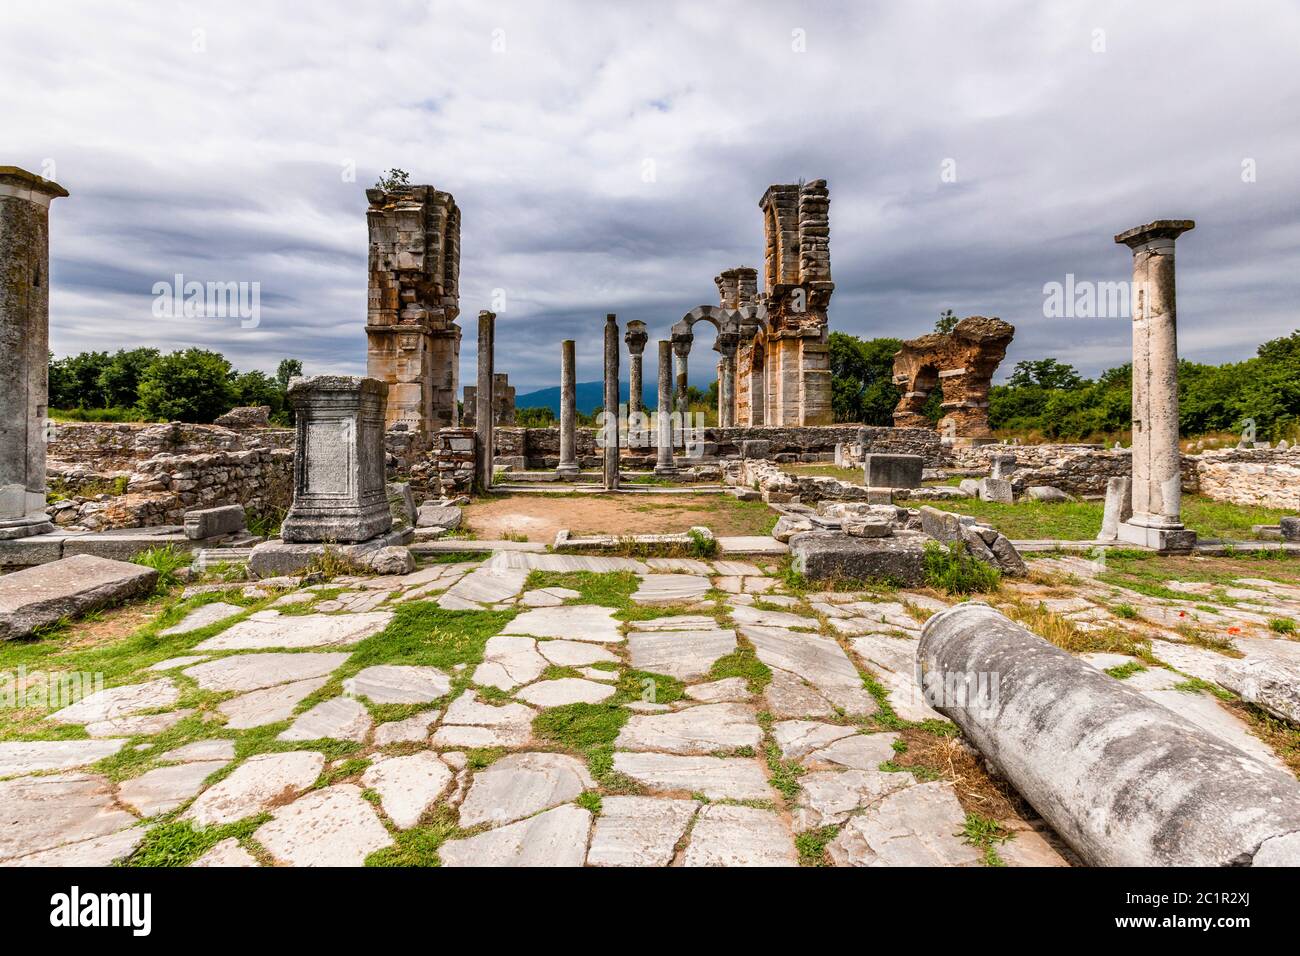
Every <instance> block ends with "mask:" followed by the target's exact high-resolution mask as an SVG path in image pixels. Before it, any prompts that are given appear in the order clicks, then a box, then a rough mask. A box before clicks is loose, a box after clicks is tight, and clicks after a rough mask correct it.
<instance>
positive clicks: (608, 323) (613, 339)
mask: <svg viewBox="0 0 1300 956" xmlns="http://www.w3.org/2000/svg"><path fill="white" fill-rule="evenodd" d="M618 348H619V346H618V319H616V318H615V317H614V314H613V313H612V312H611V313H610V314H609V315H607V316H605V490H606V491H617V490H618Z"/></svg>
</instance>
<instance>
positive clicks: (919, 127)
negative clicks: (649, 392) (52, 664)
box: [0, 0, 1300, 392]
mask: <svg viewBox="0 0 1300 956" xmlns="http://www.w3.org/2000/svg"><path fill="white" fill-rule="evenodd" d="M0 31H2V32H0V116H3V118H4V119H3V127H2V128H0V146H2V148H0V164H14V165H19V166H23V167H25V168H27V169H30V170H33V171H35V172H42V171H43V170H49V169H51V167H50V166H49V165H48V164H50V163H52V164H53V167H52V170H51V172H52V175H53V178H56V179H57V180H58V181H59V182H60V183H61V184H62V185H63V186H65V187H66V188H67V189H68V190H69V191H70V192H71V193H72V195H71V197H70V198H68V199H62V200H59V201H57V202H56V204H55V206H54V208H53V212H52V250H51V251H52V257H53V266H52V273H51V275H52V297H51V343H52V347H53V349H54V351H55V352H56V354H58V355H63V354H67V353H70V352H77V351H80V350H83V349H91V348H96V349H117V348H126V347H133V346H138V345H153V346H157V347H159V348H163V349H173V348H180V347H185V346H188V345H201V346H204V347H207V348H213V349H217V350H220V351H222V352H224V353H225V354H226V355H227V356H228V357H229V358H230V359H231V360H232V361H233V362H234V363H235V364H236V365H237V366H238V367H240V368H241V369H249V368H260V369H263V370H267V371H271V370H273V369H274V367H275V365H276V363H277V362H278V360H279V359H280V358H281V357H283V356H295V357H298V358H301V359H302V360H303V361H304V363H305V365H306V367H307V371H308V372H348V373H361V372H364V370H365V333H364V324H365V308H366V227H365V208H366V201H365V196H364V192H363V191H364V189H365V187H367V186H369V185H370V184H372V183H373V182H374V180H375V179H376V177H377V176H378V174H379V173H380V172H381V171H382V170H383V169H386V168H387V167H390V166H397V167H401V168H403V169H406V170H408V171H409V172H410V174H411V178H412V181H414V182H419V183H432V184H434V185H436V186H437V187H438V188H440V189H444V190H447V191H449V192H451V193H453V194H454V195H455V197H456V200H457V202H458V203H459V205H460V207H461V210H462V217H463V226H462V260H461V276H462V279H461V309H462V326H463V328H464V330H465V335H464V342H463V348H462V379H463V380H470V381H472V377H473V373H472V368H473V360H474V329H473V321H474V319H473V317H474V316H475V315H476V314H477V312H478V310H479V309H482V308H487V307H489V306H490V304H491V297H492V294H493V290H495V289H502V290H504V291H505V296H506V307H505V309H504V310H502V311H501V312H500V317H499V320H498V321H499V323H500V325H499V327H498V331H497V350H498V355H497V368H498V370H503V371H507V372H509V373H510V377H511V381H512V382H513V383H514V384H515V385H516V386H517V387H518V388H519V389H520V391H521V392H522V391H526V390H528V389H530V388H533V387H540V386H544V385H552V384H556V383H557V382H558V378H559V342H560V340H561V339H562V338H567V337H573V338H576V339H577V340H578V343H579V344H578V365H579V368H578V375H579V379H580V380H591V379H595V378H598V377H599V363H600V329H601V325H602V321H603V316H604V314H605V313H606V312H616V313H618V315H619V318H620V320H621V321H626V320H630V319H642V320H644V321H645V322H647V323H648V324H649V325H650V326H651V330H652V338H657V337H660V336H662V335H664V334H665V333H666V331H667V329H668V327H669V326H670V325H671V324H672V323H673V322H674V321H675V320H677V319H679V318H680V317H681V316H682V315H683V314H684V313H685V312H687V311H688V310H689V309H691V308H692V307H693V306H696V305H699V304H701V303H716V293H715V290H714V286H713V281H712V280H713V276H714V275H716V274H717V273H718V272H719V271H720V270H722V269H724V268H728V267H731V266H736V265H751V266H755V267H758V266H761V264H762V263H761V257H762V242H763V236H762V222H761V219H760V216H759V212H758V208H757V203H758V199H759V197H760V196H761V195H762V193H763V191H764V189H765V188H766V187H767V185H768V184H770V183H779V182H794V181H796V180H798V179H800V178H804V179H813V178H819V177H822V178H826V179H827V180H829V183H830V191H831V263H832V272H833V276H834V279H835V282H836V285H837V288H836V292H835V295H834V298H833V300H832V303H831V310H830V315H831V327H832V328H833V329H837V330H841V331H845V332H852V333H854V334H858V335H866V336H873V335H893V336H900V337H910V336H915V335H919V334H922V333H924V332H927V331H929V330H930V329H931V328H932V326H933V323H934V319H935V317H936V316H937V314H938V313H939V312H940V311H941V310H942V309H944V308H948V307H951V308H952V309H954V310H955V311H956V312H957V314H958V315H963V316H964V315H974V314H982V315H997V316H1000V317H1002V318H1003V319H1006V320H1007V321H1009V322H1011V323H1013V324H1014V325H1015V326H1016V328H1017V333H1016V339H1015V342H1014V343H1013V344H1012V346H1011V350H1010V352H1009V355H1008V359H1007V362H1006V363H1005V364H1004V366H1003V369H1002V373H1003V374H1005V373H1006V371H1007V370H1009V368H1010V367H1011V364H1012V363H1013V362H1015V361H1018V360H1020V359H1025V358H1040V357H1043V356H1048V355H1051V356H1056V357H1058V358H1060V359H1062V360H1065V361H1069V362H1072V363H1073V364H1075V365H1077V366H1078V367H1079V368H1081V369H1082V370H1083V371H1085V372H1086V373H1088V374H1095V373H1096V372H1097V371H1099V370H1100V369H1102V368H1105V367H1107V366H1109V365H1114V364H1118V363H1120V362H1123V361H1127V359H1128V355H1129V345H1130V338H1129V336H1130V332H1129V326H1128V322H1127V320H1125V319H1118V320H1117V319H1108V320H1083V319H1047V318H1044V316H1043V292H1042V289H1043V284H1044V283H1046V282H1051V281H1064V279H1065V276H1066V274H1067V273H1073V274H1074V275H1075V276H1076V277H1077V278H1078V279H1080V280H1092V281H1114V280H1123V279H1127V278H1128V277H1129V268H1130V257H1129V253H1128V250H1126V249H1125V248H1123V247H1121V246H1116V245H1115V244H1114V243H1113V242H1112V238H1111V237H1112V236H1113V235H1114V234H1115V233H1117V232H1119V231H1121V230H1123V229H1126V228H1128V227H1130V226H1133V225H1137V224H1139V223H1144V222H1147V221H1149V220H1151V219H1156V218H1184V217H1187V218H1193V219H1195V220H1196V222H1197V228H1196V230H1195V231H1194V232H1191V233H1189V234H1187V235H1186V236H1184V237H1183V238H1182V239H1180V240H1179V245H1178V285H1179V289H1178V292H1179V296H1178V298H1179V303H1178V304H1179V325H1180V328H1179V333H1180V336H1179V337H1180V346H1181V351H1182V354H1183V355H1184V356H1186V357H1189V358H1192V359H1196V360H1200V361H1213V362H1221V361H1227V360H1233V359H1240V358H1244V357H1247V356H1248V355H1250V354H1252V353H1253V352H1254V348H1255V346H1256V345H1257V344H1258V343H1259V342H1260V341H1263V340H1265V339H1267V338H1270V337H1275V336H1278V335H1285V334H1288V333H1290V332H1291V331H1292V330H1293V329H1295V328H1296V327H1297V325H1300V322H1297V319H1296V307H1295V304H1296V302H1297V300H1298V299H1300V269H1298V268H1297V266H1296V262H1297V251H1298V247H1300V217H1298V216H1297V212H1298V210H1297V188H1296V184H1297V181H1298V177H1297V173H1300V123H1297V116H1300V71H1297V70H1296V68H1295V62H1296V51H1297V49H1300V12H1298V8H1297V5H1296V4H1294V3H1290V2H1285V0H1276V2H1257V3H1252V2H1242V3H1233V4H1227V3H1222V2H1221V0H1219V2H1189V0H1177V2H1173V0H1170V2H1150V0H1149V2H1143V3H1132V2H1114V3H1106V2H1100V3H1099V2H1062V0H1052V2H1043V0H1033V2H1024V3H1012V2H1000V3H993V2H981V3H978V4H976V3H969V2H953V3H927V2H918V0H906V2H903V0H895V2H881V3H864V2H845V3H828V2H820V3H807V4H797V3H754V2H749V3H721V2H710V3H699V2H695V3H672V2H665V0H656V2H654V3H644V4H631V3H603V4H595V3H584V4H579V3H561V2H555V0H547V2H546V3H536V2H520V3H470V2H464V3H456V2H433V3H416V2H406V3H370V4H361V3H356V2H336V0H315V2H313V3H311V4H278V3H268V2H264V0H263V2H257V3H246V2H242V0H241V2H233V0H226V2H221V3H217V2H209V3H193V4H189V3H183V4H174V5H173V4H163V3H138V4H123V3H113V4H103V3H93V2H60V3H57V4H54V3H50V4H22V5H18V4H9V5H7V6H6V8H5V10H4V14H3V23H2V25H0ZM796 31H803V33H802V36H803V38H804V45H805V49H804V51H803V52H799V51H798V49H797V47H798V46H799V42H798V35H797V34H796ZM1097 31H1102V32H1101V33H1098V32H1097ZM1099 44H1100V45H1104V51H1102V52H1098V51H1097V50H1096V49H1095V48H1096V47H1097V46H1098V45H1099ZM502 47H504V48H503V49H502ZM947 160H951V161H952V163H953V164H955V170H956V179H955V181H953V182H944V181H943V179H942V178H941V172H942V170H943V168H944V163H945V161H947ZM646 161H652V162H653V170H654V177H653V181H649V182H647V181H645V179H646V177H645V176H644V175H643V174H644V171H645V169H646V168H647V167H646ZM1247 161H1250V162H1252V163H1253V167H1254V169H1255V180H1256V181H1254V182H1244V181H1243V175H1242V172H1243V162H1247ZM348 164H354V165H355V169H356V177H355V181H354V182H349V181H346V177H345V175H344V172H345V169H346V168H347V165H348ZM175 273H183V274H184V275H185V276H186V278H189V279H198V280H201V281H207V280H212V281H257V282H260V283H261V294H262V299H261V312H262V315H261V322H260V325H259V326H258V327H257V328H255V329H243V328H241V327H240V324H239V322H238V320H236V319H225V320H218V319H157V318H154V317H153V316H152V314H151V308H150V306H151V303H152V295H151V288H152V286H153V284H154V283H155V282H158V281H163V280H170V278H171V277H172V276H173V275H174V274H175ZM709 344H711V343H704V342H697V344H696V354H697V356H698V358H697V360H696V361H695V362H693V363H692V366H693V375H692V380H693V381H695V380H697V379H698V382H697V384H704V383H705V382H706V381H707V380H708V379H709V378H711V377H712V371H711V369H708V368H707V366H708V365H710V364H711V362H710V361H707V360H706V354H707V355H708V358H710V359H711V358H712V355H711V353H706V349H707V346H708V345H709ZM647 351H648V352H650V353H651V354H653V345H652V346H651V348H650V349H648V350H647ZM649 364H650V365H653V358H651V359H650V363H649ZM647 373H648V375H649V376H653V374H654V373H653V370H652V369H647Z"/></svg>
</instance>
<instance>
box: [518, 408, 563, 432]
mask: <svg viewBox="0 0 1300 956" xmlns="http://www.w3.org/2000/svg"><path fill="white" fill-rule="evenodd" d="M515 424H516V425H518V426H519V427H520V428H549V427H551V426H552V425H554V424H555V412H554V411H553V410H552V409H551V406H549V405H542V406H540V407H537V408H517V409H515Z"/></svg>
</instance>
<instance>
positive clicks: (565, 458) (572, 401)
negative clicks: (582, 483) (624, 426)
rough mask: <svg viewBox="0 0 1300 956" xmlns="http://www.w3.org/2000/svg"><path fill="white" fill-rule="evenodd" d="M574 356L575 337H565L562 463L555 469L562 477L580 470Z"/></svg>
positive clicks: (574, 474) (562, 363)
mask: <svg viewBox="0 0 1300 956" xmlns="http://www.w3.org/2000/svg"><path fill="white" fill-rule="evenodd" d="M574 358H575V356H574V342H573V339H565V340H564V341H563V342H561V343H560V465H559V467H558V468H556V469H555V472H556V474H558V475H559V476H560V477H561V478H573V477H576V476H577V474H578V472H579V470H580V469H579V468H578V456H577V454H576V449H577V441H576V432H575V429H576V428H577V417H578V413H577V401H578V395H577V392H578V375H577V369H576V368H575V366H574Z"/></svg>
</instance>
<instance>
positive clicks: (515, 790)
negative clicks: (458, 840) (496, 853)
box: [460, 753, 596, 827]
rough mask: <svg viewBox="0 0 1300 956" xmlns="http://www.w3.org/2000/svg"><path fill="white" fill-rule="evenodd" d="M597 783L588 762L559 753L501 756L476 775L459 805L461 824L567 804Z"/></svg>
mask: <svg viewBox="0 0 1300 956" xmlns="http://www.w3.org/2000/svg"><path fill="white" fill-rule="evenodd" d="M595 786H596V784H595V781H594V780H592V778H591V774H589V773H588V772H587V767H586V765H585V764H584V763H583V762H582V761H580V760H578V759H577V758H575V757H570V756H568V755H567V754H556V753H523V754H510V755H508V756H505V757H502V758H501V759H500V760H498V761H496V762H495V763H493V764H492V765H491V766H489V767H487V768H485V769H483V770H480V771H479V772H478V773H476V774H475V775H474V781H473V783H472V784H470V788H469V793H468V794H467V795H466V797H465V800H464V802H463V803H461V805H460V824H461V826H462V827H472V826H475V825H477V824H480V823H487V824H491V825H493V826H496V825H499V824H503V823H512V822H514V821H515V820H521V819H523V818H524V817H530V816H532V815H533V814H535V813H537V812H539V811H541V810H548V809H550V808H551V807H555V806H559V805H560V804H562V803H568V802H570V801H571V800H573V799H575V798H576V797H577V796H578V795H579V794H580V793H582V792H583V791H584V790H592V789H594V788H595Z"/></svg>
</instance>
